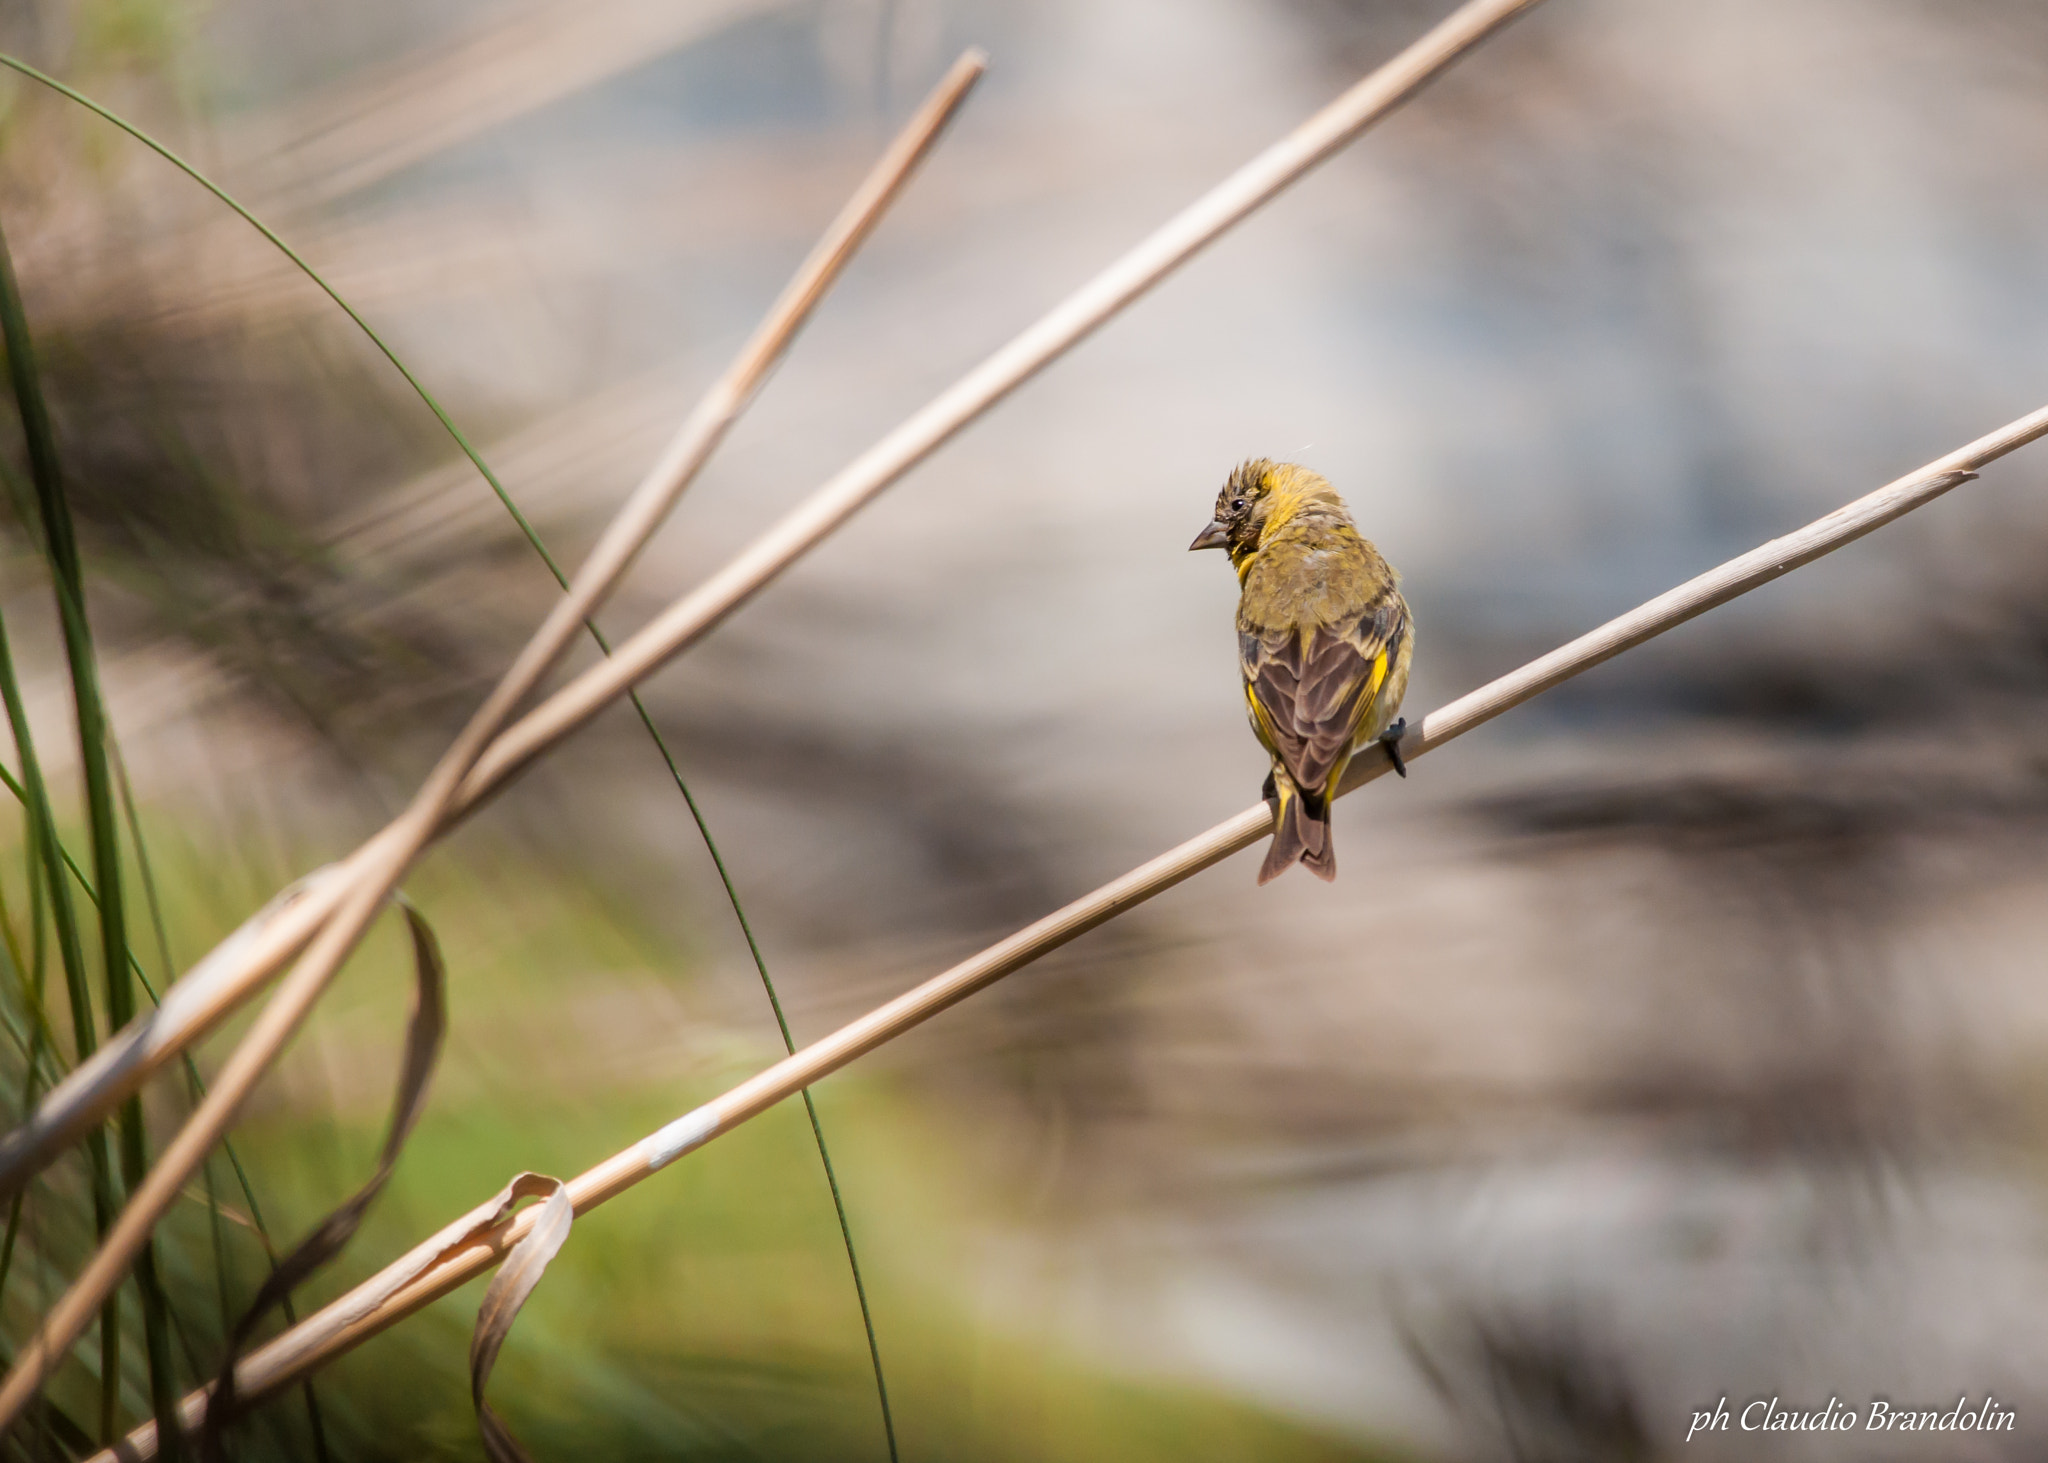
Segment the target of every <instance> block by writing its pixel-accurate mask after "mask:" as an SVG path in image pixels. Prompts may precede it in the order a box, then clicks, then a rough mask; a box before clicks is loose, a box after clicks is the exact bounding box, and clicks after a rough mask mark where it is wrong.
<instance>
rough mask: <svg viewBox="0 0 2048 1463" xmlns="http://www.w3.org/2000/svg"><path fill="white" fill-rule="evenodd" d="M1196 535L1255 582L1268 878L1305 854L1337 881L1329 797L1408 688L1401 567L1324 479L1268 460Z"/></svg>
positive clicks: (1256, 713)
mask: <svg viewBox="0 0 2048 1463" xmlns="http://www.w3.org/2000/svg"><path fill="white" fill-rule="evenodd" d="M1192 547H1194V548H1197V549H1208V548H1224V549H1228V550H1229V551H1230V561H1231V563H1232V564H1234V565H1235V566H1236V567H1237V579H1238V583H1239V584H1240V585H1241V586H1242V589H1243V593H1242V594H1241V595H1240V597H1239V599H1238V606H1237V645H1238V667H1239V670H1240V671H1241V672H1242V673H1243V676H1244V695H1245V708H1246V710H1247V712H1248V713H1249V714H1250V716H1251V722H1252V730H1253V732H1254V733H1256V734H1257V736H1258V739H1259V742H1260V743H1261V745H1263V746H1264V747H1265V749H1266V753H1267V755H1268V756H1270V757H1271V758H1272V761H1273V775H1272V776H1271V777H1270V778H1268V779H1267V783H1266V796H1267V797H1268V798H1269V799H1271V800H1273V801H1274V802H1276V803H1277V804H1278V806H1277V808H1276V809H1275V816H1274V831H1273V845H1272V847H1271V848H1270V849H1269V850H1268V851H1267V854H1266V862H1265V864H1264V865H1263V866H1262V867H1261V868H1260V870H1259V882H1260V883H1261V884H1263V883H1265V882H1266V881H1267V880H1269V879H1273V878H1276V877H1278V876H1279V875H1281V874H1283V873H1285V872H1286V871H1287V870H1288V869H1290V868H1292V867H1293V866H1294V864H1295V863H1296V862H1297V861H1299V862H1301V863H1303V864H1306V865H1307V866H1308V867H1309V869H1310V870H1311V871H1312V872H1313V873H1315V874H1316V875H1318V876H1319V877H1321V878H1324V879H1333V878H1335V877H1336V874H1337V857H1336V850H1335V848H1334V847H1333V846H1332V844H1331V841H1330V798H1331V796H1332V795H1333V794H1334V793H1335V792H1336V790H1337V785H1338V784H1339V783H1340V782H1341V781H1342V780H1343V777H1344V769H1345V768H1346V767H1347V766H1348V765H1349V764H1350V762H1351V758H1352V756H1353V754H1354V753H1356V752H1357V750H1358V749H1359V748H1360V747H1362V746H1364V745H1366V744H1367V743H1369V742H1371V741H1373V740H1375V739H1376V738H1378V737H1379V736H1380V735H1381V733H1382V732H1385V731H1386V730H1387V729H1388V727H1389V725H1390V724H1391V723H1392V722H1393V720H1394V715H1395V713H1396V712H1397V711H1398V710H1399V709H1400V706H1401V697H1402V695H1403V694H1404V693H1405V692H1406V691H1407V689H1408V663H1409V658H1410V656H1411V655H1412V654H1413V651H1414V648H1415V626H1414V622H1413V620H1412V618H1411V617H1410V615H1409V613H1408V603H1407V601H1406V600H1404V599H1402V598H1401V589H1400V583H1401V576H1400V575H1398V574H1396V573H1395V572H1394V570H1393V568H1392V566H1391V565H1389V564H1388V563H1387V561H1386V560H1385V559H1383V558H1381V557H1380V552H1379V550H1378V549H1376V548H1374V547H1373V546H1372V545H1371V544H1370V543H1369V542H1367V541H1366V539H1365V538H1364V537H1363V536H1362V535H1361V534H1360V533H1359V531H1358V528H1357V525H1355V524H1354V523H1353V522H1352V521H1351V513H1350V511H1349V510H1348V509H1347V508H1345V506H1344V500H1343V499H1342V498H1340V497H1338V496H1337V490H1336V489H1335V488H1332V487H1331V486H1330V484H1329V483H1328V482H1327V481H1326V480H1325V479H1324V478H1322V477H1320V476H1319V475H1317V474H1316V473H1313V472H1310V471H1309V470H1308V469H1307V468H1305V467H1296V466H1294V465H1293V464H1291V463H1275V462H1269V461H1267V460H1266V459H1265V458H1259V459H1257V460H1256V461H1253V462H1247V463H1245V464H1244V465H1243V466H1242V467H1240V468H1238V469H1237V471H1235V472H1233V473H1232V474H1231V475H1230V478H1229V480H1228V481H1227V482H1225V483H1224V485H1223V491H1222V492H1221V493H1219V494H1218V495H1217V498H1216V517H1215V521H1214V522H1212V523H1211V524H1210V525H1209V526H1208V527H1207V528H1206V529H1204V530H1203V531H1202V532H1201V534H1200V535H1199V536H1198V537H1197V538H1196V539H1195V542H1194V544H1193V545H1192ZM1397 730H1398V729H1397ZM1399 765H1400V764H1399V762H1398V761H1397V762H1396V766H1397V767H1398V766H1399ZM1403 771H1404V775H1405V769H1403Z"/></svg>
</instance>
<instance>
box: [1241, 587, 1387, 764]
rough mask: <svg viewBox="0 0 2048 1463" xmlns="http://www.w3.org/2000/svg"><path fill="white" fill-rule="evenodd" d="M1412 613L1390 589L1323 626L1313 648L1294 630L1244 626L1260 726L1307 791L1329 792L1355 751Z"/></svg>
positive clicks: (1250, 688) (1247, 673)
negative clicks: (1385, 663)
mask: <svg viewBox="0 0 2048 1463" xmlns="http://www.w3.org/2000/svg"><path fill="white" fill-rule="evenodd" d="M1406 618H1407V616H1406V611H1405V607H1404V606H1403V605H1402V603H1401V600H1400V597H1399V596H1398V595H1397V594H1393V593H1388V594H1385V595H1382V596H1381V597H1380V598H1378V599H1377V600H1376V601H1375V602H1374V603H1373V605H1372V606H1371V607H1370V608H1368V609H1367V610H1366V611H1365V613H1364V614H1362V615H1361V616H1359V617H1358V619H1356V620H1354V621H1348V622H1344V623H1341V624H1338V625H1334V626H1331V625H1322V626H1318V627H1317V628H1316V629H1315V631H1314V632H1313V633H1312V634H1311V635H1310V636H1309V640H1308V644H1307V646H1306V648H1304V647H1303V645H1302V641H1301V637H1300V635H1299V634H1297V633H1296V632H1294V631H1292V630H1265V631H1253V630H1247V631H1241V632H1239V635H1238V649H1239V656H1240V659H1241V661H1242V665H1243V670H1244V678H1245V689H1246V691H1247V692H1248V693H1249V694H1250V696H1251V699H1252V701H1253V702H1254V703H1255V708H1256V720H1257V721H1258V723H1259V730H1260V731H1261V732H1262V733H1264V734H1265V735H1266V737H1267V738H1269V740H1270V744H1271V746H1272V747H1273V750H1274V751H1275V752H1277V753H1278V754H1279V757H1280V762H1281V765H1282V766H1284V767H1285V768H1286V769H1287V771H1288V775H1289V776H1291V777H1292V778H1293V779H1294V782H1295V785H1296V786H1297V787H1299V788H1301V789H1303V790H1304V791H1305V792H1309V793H1312V794H1313V793H1319V792H1321V791H1323V789H1324V787H1325V786H1326V784H1327V783H1328V782H1329V780H1330V774H1331V773H1332V772H1333V771H1334V770H1336V768H1337V767H1338V766H1339V764H1340V763H1341V762H1342V761H1343V759H1344V757H1345V755H1346V753H1347V752H1348V751H1349V749H1350V746H1351V740H1352V738H1353V737H1355V736H1356V735H1357V734H1358V728H1359V726H1360V725H1361V724H1362V723H1363V722H1364V720H1365V717H1366V713H1367V711H1368V710H1369V709H1370V708H1371V705H1372V701H1373V694H1374V691H1375V690H1376V689H1377V686H1378V685H1379V683H1380V681H1381V680H1382V679H1383V678H1384V674H1385V673H1384V671H1381V670H1379V669H1378V667H1379V665H1380V664H1381V662H1382V659H1383V657H1385V656H1386V655H1387V654H1388V651H1389V648H1390V647H1391V646H1393V645H1394V644H1395V643H1397V642H1398V640H1399V639H1400V636H1401V633H1402V629H1403V626H1404V623H1405V620H1406ZM1376 672H1377V673H1376Z"/></svg>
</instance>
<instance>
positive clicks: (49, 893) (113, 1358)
mask: <svg viewBox="0 0 2048 1463" xmlns="http://www.w3.org/2000/svg"><path fill="white" fill-rule="evenodd" d="M0 701H4V702H5V704H6V708H7V721H8V725H9V727H10V728H11V729H12V730H13V733H14V749H15V755H16V757H17V758H18V759H19V761H20V763H21V784H20V787H21V797H22V803H23V805H24V806H25V807H26V808H27V810H28V821H29V827H30V832H31V837H32V841H33V843H34V850H33V856H34V857H35V858H36V859H37V861H38V862H39V863H40V865H41V871H42V888H43V890H44V892H45V895H46V898H47V902H48V908H49V913H50V923H51V926H52V927H53V930H54V932H55V934H56V936H57V952H58V955H59V957H60V959H61V961H62V964H63V966H64V984H65V989H66V992H67V994H68V995H69V996H70V1001H71V1035H72V1041H73V1044H74V1046H75V1047H76V1053H75V1055H76V1059H77V1060H79V1061H83V1060H84V1059H85V1058H87V1057H89V1056H91V1055H92V1053H93V1052H94V1051H95V1050H97V1048H98V1045H99V1039H98V1036H97V1034H96V1033H95V1032H94V1030H93V1019H92V990H91V985H90V982H89V980H88V977H87V975H86V968H85V947H84V945H83V943H82V942H81V941H80V939H79V933H78V911H77V907H76V906H75V905H74V904H73V903H72V902H71V889H70V886H69V884H68V883H67V882H66V881H65V878H64V854H63V851H62V849H61V847H60V846H59V844H58V842H57V830H56V819H55V817H54V815H53V814H52V812H51V810H50V793H49V787H48V785H47V784H46V783H45V782H44V781H43V772H42V763H41V762H40V761H39V760H38V759H37V757H36V744H35V735H34V733H33V732H32V731H31V730H30V727H29V722H28V712H27V709H26V708H25V707H24V706H23V704H22V699H21V685H20V682H19V680H18V678H17V677H16V676H15V673H14V656H13V653H12V651H11V650H10V648H9V646H8V643H7V626H6V622H5V621H4V620H0ZM9 781H10V782H11V781H12V779H9ZM85 1150H86V1157H87V1161H88V1165H89V1167H90V1169H91V1174H92V1211H93V1228H94V1231H95V1233H96V1234H98V1235H99V1236H101V1237H104V1236H105V1235H106V1232H107V1227H108V1226H109V1225H110V1224H112V1223H113V1222H114V1171H113V1165H112V1164H111V1163H110V1162H109V1160H108V1156H107V1135H106V1132H105V1130H104V1129H102V1128H99V1127H95V1128H93V1129H92V1131H91V1132H89V1133H87V1134H86V1136H85ZM120 1306H121V1302H120V1298H119V1296H118V1295H115V1296H110V1297H108V1299H107V1303H106V1305H105V1306H103V1307H102V1308H101V1310H100V1376H101V1378H102V1384H101V1387H100V1429H101V1432H102V1433H104V1434H106V1435H107V1436H106V1438H105V1440H106V1441H111V1440H112V1430H113V1423H114V1417H113V1414H114V1412H115V1411H116V1410H117V1408H118V1403H119V1399H120V1361H121V1340H120V1338H121V1310H120Z"/></svg>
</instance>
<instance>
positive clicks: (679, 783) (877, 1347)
mask: <svg viewBox="0 0 2048 1463" xmlns="http://www.w3.org/2000/svg"><path fill="white" fill-rule="evenodd" d="M592 633H595V629H594V627H593V632H592ZM600 643H602V641H601V640H600ZM633 709H634V710H635V711H637V712H639V713H640V720H641V723H642V724H643V725H644V726H645V727H646V728H647V734H648V735H649V736H650V737H652V738H654V745H655V747H656V749H657V750H658V751H660V753H661V759H662V761H664V762H665V763H667V764H668V771H669V776H671V777H673V778H674V779H675V783H676V791H677V792H679V793H681V794H682V795H683V801H684V802H685V803H686V804H688V805H689V809H690V816H691V817H692V818H693V819H695V820H696V823H697V832H698V834H699V835H700V836H701V837H702V838H703V840H704V847H705V849H706V851H708V852H709V853H710V855H711V864H712V867H713V868H715V869H717V870H718V881H719V883H721V884H723V885H724V886H725V897H726V899H727V901H728V902H730V903H731V905H732V913H733V918H734V919H736V920H738V921H739V926H740V933H741V934H742V935H745V936H746V939H747V953H748V954H750V955H752V956H753V957H754V969H755V970H756V971H757V972H759V973H760V976H761V989H763V990H764V991H766V992H767V993H768V1006H769V1009H770V1010H772V1011H774V1013H775V1026H776V1029H777V1030H779V1031H780V1032H781V1033H782V1045H783V1047H784V1048H785V1049H786V1050H787V1051H788V1052H789V1054H790V1055H791V1056H795V1055H796V1038H795V1037H794V1036H792V1035H791V1034H790V1030H789V1019H788V1018H787V1017H786V1016H784V1015H783V1014H782V998H781V997H780V996H778V995H777V994H776V993H775V982H774V980H772V979H771V978H770V977H769V975H768V960H767V957H766V956H764V955H762V953H761V942H760V941H759V940H757V939H755V938H754V926H753V922H752V921H751V920H749V919H748V918H747V909H746V906H745V905H744V904H742V903H741V902H740V892H739V890H738V889H736V888H735V887H734V886H733V882H732V875H731V874H730V873H729V872H728V871H727V870H726V867H725V856H724V855H723V854H721V853H720V852H719V851H718V842H717V840H716V839H714V838H713V837H712V836H711V825H710V823H708V822H707V821H705V818H704V810H703V809H702V808H700V807H698V806H697V798H696V795H695V794H693V793H692V792H691V791H690V787H689V784H688V783H686V782H684V781H683V774H682V769H681V768H679V767H677V766H676V759H675V758H674V756H672V755H671V754H670V752H669V749H668V743H667V742H665V741H663V740H662V736H661V733H660V732H659V731H658V730H656V729H655V725H654V718H653V717H651V716H649V715H648V714H647V708H646V707H645V706H643V705H641V704H640V698H639V696H637V695H635V696H634V697H633ZM803 1099H804V1115H805V1116H806V1117H808V1118H809V1119H810V1120H811V1137H812V1138H813V1139H815V1140H816V1142H817V1145H818V1162H819V1164H820V1165H822V1166H823V1168H824V1170H825V1186H826V1187H827V1188H828V1189H830V1190H831V1191H832V1212H833V1213H834V1214H835V1215H836V1216H837V1217H838V1219H839V1238H840V1240H841V1241H842V1242H844V1244H845V1245H846V1268H847V1269H848V1270H850V1271H851V1272H852V1273H853V1293H854V1297H855V1298H856V1299H857V1300H858V1301H859V1302H860V1322H861V1327H862V1329H863V1330H865V1331H866V1332H867V1339H868V1361H869V1362H870V1363H871V1364H872V1366H873V1368H874V1373H875V1400H876V1401H877V1402H878V1403H879V1404H880V1406H881V1409H882V1434H883V1436H884V1437H885V1438H886V1439H887V1440H888V1444H889V1459H890V1463H896V1460H897V1452H896V1417H895V1414H894V1412H892V1411H891V1410H890V1407H889V1384H888V1383H887V1382H886V1381H885V1380H884V1379H883V1376H882V1348H881V1344H880V1343H879V1342H878V1341H877V1340H876V1339H875V1318H874V1313H873V1312H872V1311H871V1310H869V1308H868V1287H867V1283H866V1281H864V1280H863V1279H862V1278H861V1273H860V1256H859V1255H857V1254H856V1253H855V1252H854V1247H853V1225H852V1223H851V1221H849V1220H848V1219H847V1217H846V1200H845V1199H844V1198H843V1197H841V1195H840V1193H839V1175H838V1173H837V1172H836V1171H835V1170H834V1169H833V1167H832V1152H831V1150H830V1149H829V1148H827V1147H826V1146H825V1126H824V1124H823V1123H821V1122H820V1121H819V1120H818V1104H817V1102H816V1101H815V1100H814V1099H813V1098H812V1096H811V1089H810V1088H808V1087H806V1088H805V1089H804V1091H803Z"/></svg>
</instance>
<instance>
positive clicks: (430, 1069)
mask: <svg viewBox="0 0 2048 1463" xmlns="http://www.w3.org/2000/svg"><path fill="white" fill-rule="evenodd" d="M398 903H399V907H400V908H401V909H402V910H403V911H404V913H405V923H406V929H407V932H408V933H410V934H411V936H412V957H413V977H414V982H415V995H414V997H413V1009H412V1019H411V1020H410V1021H408V1022H407V1023H406V1031H405V1060H404V1061H403V1062H402V1063H401V1064H400V1066H399V1072H398V1096H397V1098H396V1100H395V1101H394V1102H393V1103H392V1108H391V1126H390V1128H389V1129H388V1130H387V1131H386V1132H385V1135H384V1149H383V1152H382V1153H380V1154H379V1155H378V1158H377V1170H376V1172H375V1173H373V1174H371V1175H370V1180H369V1182H368V1183H366V1184H364V1185H363V1186H362V1187H361V1188H360V1189H358V1190H357V1191H356V1192H355V1194H354V1195H353V1196H352V1197H351V1198H350V1199H349V1200H348V1202H347V1203H345V1204H343V1205H342V1206H341V1207H340V1208H338V1209H336V1210H335V1211H334V1212H333V1213H332V1214H329V1215H328V1216H327V1217H326V1218H325V1219H324V1220H322V1221H321V1222H320V1224H319V1225H318V1226H317V1227H316V1228H315V1229H314V1230H313V1232H312V1233H311V1234H309V1235H307V1236H306V1238H305V1239H303V1240H302V1241H300V1242H299V1245H298V1247H297V1248H296V1249H294V1250H293V1251H292V1252H291V1253H290V1254H289V1255H286V1256H285V1257H284V1258H283V1259H282V1260H280V1261H278V1262H277V1263H276V1264H275V1265H273V1266H272V1267H271V1271H270V1278H269V1279H267V1280H265V1281H264V1282H263V1285H262V1288H261V1289H259V1290H258V1291H257V1292H256V1298H255V1299H254V1300H253V1301H251V1302H250V1303H249V1308H248V1309H247V1310H246V1311H244V1312H243V1313H242V1319H241V1320H240V1321H238V1322H236V1323H235V1329H234V1333H233V1334H232V1335H231V1336H229V1338H228V1347H227V1355H226V1356H225V1357H223V1358H222V1360H221V1368H220V1377H219V1379H218V1380H217V1381H216V1382H215V1383H214V1390H213V1396H212V1399H211V1401H210V1402H209V1404H208V1406H207V1409H206V1426H205V1430H204V1433H203V1435H202V1438H203V1443H202V1452H204V1453H205V1454H207V1455H208V1456H209V1457H219V1456H220V1452H221V1435H222V1433H223V1432H224V1431H225V1430H226V1428H227V1426H228V1425H229V1424H230V1423H231V1422H233V1421H234V1419H235V1413H236V1410H237V1408H236V1402H235V1366H236V1364H237V1363H238V1362H239V1361H240V1360H241V1357H242V1353H243V1351H245V1350H246V1349H247V1347H248V1343H249V1338H250V1336H251V1335H252V1334H253V1333H254V1332H255V1329H256V1327H257V1326H258V1325H259V1324H260V1323H261V1322H262V1320H263V1318H264V1317H265V1316H267V1315H268V1314H270V1312H271V1311H273V1310H275V1309H276V1308H277V1307H278V1306H280V1305H282V1304H283V1303H284V1300H285V1297H286V1296H288V1295H290V1294H291V1293H292V1291H294V1290H296V1289H297V1288H298V1287H299V1286H300V1285H302V1284H304V1283H305V1282H306V1280H307V1279H308V1278H309V1277H311V1276H312V1275H313V1273H314V1272H315V1271H317V1270H319V1269H320V1268H321V1267H322V1266H323V1265H325V1264H327V1263H328V1261H330V1260H332V1259H333V1258H334V1257H335V1256H336V1255H338V1254H340V1253H341V1252H342V1250H343V1249H344V1248H345V1247H346V1246H347V1244H348V1242H349V1241H350V1240H351V1239H353V1238H354V1237H355V1232H356V1231H357V1230H358V1229H359V1228H361V1227H362V1223H363V1216H365V1215H366V1214H368V1213H369V1212H370V1206H371V1205H372V1204H374V1203H376V1202H377V1196H378V1195H379V1194H380V1193H382V1192H383V1190H384V1185H385V1184H386V1183H388V1182H390V1179H391V1175H392V1172H393V1170H395V1169H396V1168H397V1167H398V1155H399V1154H400V1153H402V1152H403V1151H404V1150H405V1141H406V1139H407V1138H409V1137H411V1136H412V1130H413V1128H414V1126H415V1125H416V1124H417V1123H418V1122H419V1119H420V1114H421V1113H422V1112H424V1111H425V1110H426V1105H427V1088H428V1085H429V1084H430V1083H431V1082H432V1080H433V1076H434V1066H435V1063H436V1062H437V1061H439V1059H440V1055H441V1042H442V1038H443V1037H445V1036H446V1035H447V1032H448V993H447V985H448V973H447V967H446V965H445V964H444V962H443V961H442V959H441V946H440V942H439V941H437V940H436V939H435V938H434V931H433V928H432V926H430V925H429V924H428V923H427V921H426V918H425V916H423V915H422V914H421V913H420V912H419V911H418V910H417V909H415V908H413V906H412V904H411V903H410V902H409V901H407V900H406V899H404V898H403V897H401V898H400V899H399V901H398Z"/></svg>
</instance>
